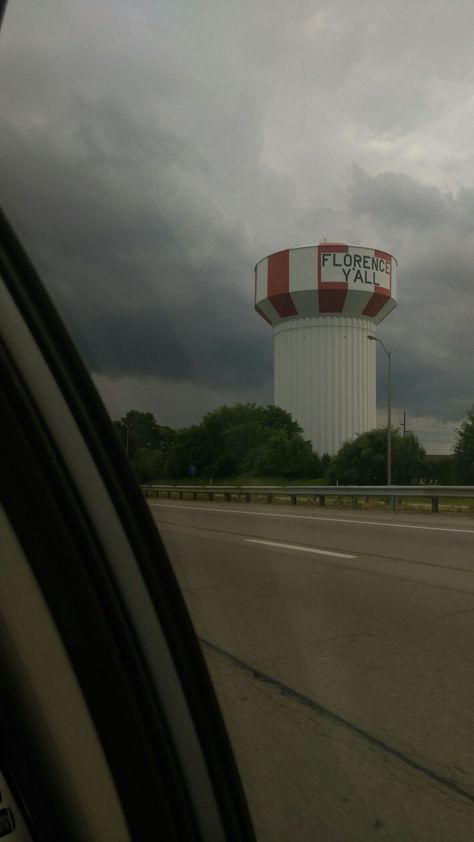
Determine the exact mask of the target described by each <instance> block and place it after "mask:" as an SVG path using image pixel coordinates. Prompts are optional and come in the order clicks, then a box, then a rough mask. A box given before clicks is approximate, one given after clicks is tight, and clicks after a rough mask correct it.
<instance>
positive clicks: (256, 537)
mask: <svg viewBox="0 0 474 842" xmlns="http://www.w3.org/2000/svg"><path fill="white" fill-rule="evenodd" d="M150 508H151V511H152V513H153V516H154V518H155V520H156V522H157V524H158V526H159V529H160V532H161V534H162V537H163V540H164V542H165V545H166V547H167V550H168V552H169V555H170V558H171V561H172V563H173V567H174V569H175V571H176V575H177V578H178V581H179V583H180V585H181V587H182V590H183V593H184V596H185V599H186V601H187V604H188V607H189V610H190V613H191V616H192V618H193V621H194V623H195V626H196V630H197V633H198V635H199V638H200V640H201V642H202V646H203V651H204V654H205V656H206V660H207V663H208V665H209V668H210V672H211V675H212V678H213V681H214V684H215V687H216V691H217V694H218V697H219V700H220V703H221V707H222V710H223V713H224V716H225V719H226V722H227V726H228V729H229V733H230V736H231V740H232V742H233V745H234V749H235V752H236V756H237V760H238V764H239V767H240V770H241V774H242V778H243V782H244V786H245V789H246V792H247V796H248V799H249V804H250V807H251V811H252V815H253V818H254V822H255V826H256V830H257V835H258V839H259V840H260V841H261V842H280V840H281V842H292V840H298V842H306V840H308V842H310V841H311V842H319V840H347V842H349V840H350V842H354V840H364V842H365V840H372V839H384V840H388V839H390V840H427V842H428V840H430V842H433V841H434V840H440V842H441V840H442V842H445V841H446V840H450V841H451V840H472V839H473V838H474V670H473V659H474V622H473V620H474V575H473V574H474V520H473V519H472V518H469V517H459V516H458V517H452V516H451V517H450V516H440V515H435V516H432V515H403V514H401V513H396V514H395V513H388V512H384V513H381V512H368V511H366V512H362V511H356V512H354V511H351V510H349V511H344V510H330V509H327V510H324V509H323V510H321V509H317V508H309V507H304V508H303V507H302V508H301V509H297V510H295V508H294V507H289V506H288V507H283V506H279V507H277V506H255V505H251V506H245V504H236V503H227V504H216V503H205V502H201V503H200V502H196V503H192V502H179V501H159V502H158V501H157V502H152V503H150Z"/></svg>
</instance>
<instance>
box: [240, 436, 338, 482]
mask: <svg viewBox="0 0 474 842" xmlns="http://www.w3.org/2000/svg"><path fill="white" fill-rule="evenodd" d="M253 473H254V474H255V475H256V476H262V477H271V476H274V477H277V476H279V477H319V476H321V473H322V470H321V462H320V460H319V459H318V457H317V455H316V453H314V451H313V448H312V446H311V442H310V441H305V440H304V439H303V437H302V436H301V434H300V433H290V435H288V434H287V433H286V431H284V430H281V429H280V430H274V431H273V432H272V433H271V434H270V436H269V437H268V438H267V440H266V441H265V443H264V444H263V445H262V446H261V447H260V448H259V450H258V451H257V452H256V454H255V463H254V469H253Z"/></svg>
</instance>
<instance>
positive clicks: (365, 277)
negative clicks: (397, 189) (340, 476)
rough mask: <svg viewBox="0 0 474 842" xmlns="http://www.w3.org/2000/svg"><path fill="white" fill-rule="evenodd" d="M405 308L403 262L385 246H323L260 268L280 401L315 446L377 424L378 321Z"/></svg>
mask: <svg viewBox="0 0 474 842" xmlns="http://www.w3.org/2000/svg"><path fill="white" fill-rule="evenodd" d="M396 305H397V261H396V260H395V258H394V257H392V255H391V254H387V252H384V251H379V250H378V249H370V248H363V247H361V246H349V245H345V244H343V243H321V244H320V245H318V246H309V247H306V248H295V249H286V250H285V251H279V252H276V254H271V255H269V257H265V258H264V259H263V260H260V261H259V263H257V265H256V267H255V309H256V310H257V312H258V313H259V314H260V315H261V316H262V318H264V319H265V320H266V321H267V322H269V324H271V325H272V327H273V342H274V365H275V396H274V402H275V404H276V405H277V406H280V407H281V408H282V409H286V410H288V411H289V412H291V414H292V416H293V418H294V419H295V421H298V422H299V423H300V424H301V426H302V427H303V431H304V436H305V438H308V439H310V440H311V441H312V443H313V447H314V449H315V450H316V451H317V452H318V453H319V454H320V455H322V454H323V453H330V454H333V453H336V452H337V450H339V448H340V446H341V444H343V442H345V441H347V440H348V439H351V438H353V436H354V435H357V434H358V433H363V432H365V431H366V430H371V429H373V428H374V427H375V426H376V418H375V351H376V344H377V343H376V342H369V341H368V339H367V337H368V336H370V335H372V336H373V335H374V334H375V329H376V325H378V324H379V322H381V321H382V319H384V318H385V316H387V315H388V314H389V313H390V311H391V310H393V308H394V307H396Z"/></svg>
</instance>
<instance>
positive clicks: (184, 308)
mask: <svg viewBox="0 0 474 842" xmlns="http://www.w3.org/2000/svg"><path fill="white" fill-rule="evenodd" d="M68 118H69V119H68V121H67V124H68V132H67V137H60V138H54V137H53V138H52V137H51V134H50V132H49V131H48V130H47V129H46V128H44V127H41V128H36V129H35V130H34V131H30V132H21V131H19V130H18V129H15V128H14V127H12V126H11V125H8V124H6V125H5V124H4V125H3V132H2V134H3V138H4V151H5V155H6V158H7V161H8V165H7V167H6V178H5V184H4V189H5V196H6V205H7V209H9V210H10V211H11V212H12V215H13V217H14V218H15V217H16V216H17V217H18V219H19V220H21V225H20V227H21V230H22V231H23V232H24V234H25V236H26V239H27V242H28V243H29V244H30V245H31V248H32V251H33V257H34V258H35V259H36V260H37V262H38V263H39V265H40V269H41V270H42V272H43V275H44V277H45V280H46V282H47V284H48V286H49V288H50V290H51V292H52V294H53V297H54V299H55V300H56V301H57V302H58V304H59V306H60V310H61V312H62V314H63V316H64V317H65V318H66V321H67V323H68V325H69V327H70V329H71V332H72V334H73V337H74V338H75V339H76V341H77V342H78V345H79V348H80V350H81V351H82V353H83V354H84V356H85V360H86V363H87V364H88V365H89V366H90V368H91V370H92V371H93V372H94V373H101V374H106V375H113V376H119V375H138V376H143V375H146V376H154V377H160V378H165V379H167V378H171V379H176V380H182V381H184V380H193V381H194V382H196V383H205V384H207V385H211V386H216V385H221V386H225V387H235V388H243V387H246V386H250V387H254V386H255V385H258V384H261V383H264V382H265V381H266V380H267V379H268V377H269V376H270V375H271V343H269V341H268V338H269V337H268V332H267V331H266V330H265V325H263V324H262V325H260V324H259V320H258V319H257V317H256V316H255V314H254V313H253V302H252V297H251V292H252V271H253V265H252V259H251V257H250V255H249V254H248V252H246V250H245V247H244V244H243V242H242V238H241V236H240V234H239V232H238V231H236V230H235V229H232V230H229V228H228V226H226V224H225V223H224V222H223V221H222V220H221V219H220V218H219V215H218V213H217V212H216V211H215V209H214V207H213V205H212V202H211V201H210V200H209V199H208V200H207V202H206V200H205V198H202V197H201V196H200V195H199V193H198V195H197V196H196V194H195V192H193V190H189V185H188V189H187V191H186V192H185V191H183V188H182V186H181V183H180V177H181V176H182V174H183V173H184V174H186V173H187V172H188V171H189V170H190V168H191V167H192V165H194V167H195V168H196V170H197V171H198V172H199V163H200V162H199V160H196V154H195V152H193V150H192V149H190V148H188V147H187V146H186V144H184V143H183V142H182V141H181V140H180V139H179V138H172V137H170V136H169V135H167V134H165V133H163V134H161V133H160V132H159V131H157V130H155V131H154V132H153V134H152V137H151V138H150V136H149V135H148V136H147V138H146V139H142V140H141V141H140V134H139V132H138V131H137V127H136V126H135V127H134V128H135V131H133V130H132V122H133V121H132V120H131V117H130V115H129V114H128V113H127V112H126V110H124V109H123V107H121V106H120V104H119V103H117V102H114V101H112V100H105V101H103V102H101V103H100V104H98V105H95V106H93V107H90V106H88V105H87V104H86V103H84V102H80V103H77V102H76V103H74V104H73V105H72V106H71V108H70V112H69V114H68ZM130 138H133V139H130ZM137 139H138V148H137ZM140 142H141V144H142V148H140ZM132 144H133V145H134V152H135V154H134V157H133V158H131V157H130V146H131V145H132ZM150 176H151V177H150ZM28 196H32V197H34V200H33V201H31V202H29V201H28V200H27V201H25V197H28Z"/></svg>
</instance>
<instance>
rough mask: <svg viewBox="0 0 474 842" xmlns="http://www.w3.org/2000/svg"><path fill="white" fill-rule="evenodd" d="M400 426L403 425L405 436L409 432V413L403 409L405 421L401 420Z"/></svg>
mask: <svg viewBox="0 0 474 842" xmlns="http://www.w3.org/2000/svg"><path fill="white" fill-rule="evenodd" d="M400 427H403V438H405V436H406V434H407V413H406V410H405V409H404V410H403V421H400Z"/></svg>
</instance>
